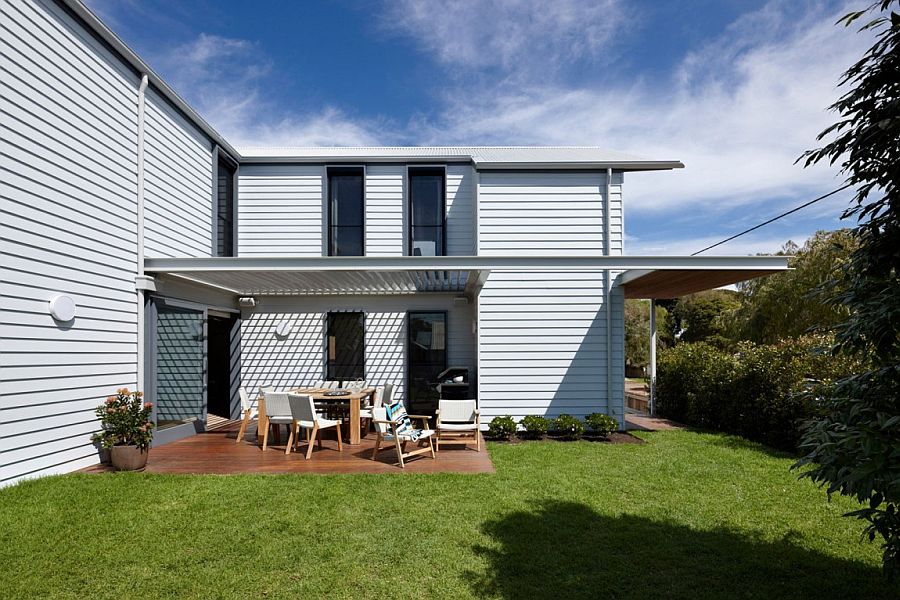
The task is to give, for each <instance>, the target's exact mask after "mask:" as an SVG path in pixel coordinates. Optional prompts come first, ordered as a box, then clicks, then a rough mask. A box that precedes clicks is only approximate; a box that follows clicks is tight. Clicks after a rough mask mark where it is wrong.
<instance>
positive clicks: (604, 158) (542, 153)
mask: <svg viewBox="0 0 900 600" xmlns="http://www.w3.org/2000/svg"><path fill="white" fill-rule="evenodd" d="M239 151H240V153H241V157H242V160H243V161H244V162H354V161H355V162H360V163H371V162H391V161H402V162H429V161H431V162H438V161H463V162H471V163H473V164H474V165H475V166H476V167H477V168H479V169H501V168H507V169H508V168H517V167H519V168H615V169H620V170H632V171H639V170H659V169H679V168H682V167H684V165H683V164H682V163H681V162H680V161H677V160H648V159H644V158H641V157H638V156H632V155H630V154H624V153H621V152H614V151H611V150H604V149H603V148H599V147H597V146H346V147H330V148H329V147H321V146H297V147H288V146H285V147H271V148H266V147H240V148H239Z"/></svg>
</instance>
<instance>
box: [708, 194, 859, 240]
mask: <svg viewBox="0 0 900 600" xmlns="http://www.w3.org/2000/svg"><path fill="white" fill-rule="evenodd" d="M851 185H852V184H850V183H848V184H846V185H843V186H841V187H839V188H838V189H836V190H834V191H831V192H828V193H827V194H824V195H822V196H819V197H818V198H814V199H812V200H810V201H809V202H806V203H804V204H801V205H800V206H797V207H795V208H792V209H791V210H789V211H787V212H783V213H781V214H780V215H778V216H777V217H772V218H771V219H769V220H768V221H763V222H762V223H760V224H759V225H754V226H753V227H751V228H750V229H745V230H744V231H742V232H740V233H736V234H734V235H733V236H731V237H729V238H725V239H724V240H722V241H721V242H716V243H715V244H713V245H712V246H707V247H706V248H704V249H703V250H697V251H696V252H694V253H693V254H691V256H697V255H698V254H700V253H701V252H706V251H707V250H712V249H713V248H715V247H716V246H721V245H722V244H724V243H726V242H730V241H731V240H733V239H735V238H739V237H741V236H742V235H744V234H746V233H750V232H751V231H755V230H757V229H759V228H760V227H764V226H766V225H768V224H769V223H772V222H774V221H777V220H778V219H781V218H782V217H786V216H788V215H790V214H792V213H795V212H797V211H798V210H800V209H803V208H806V207H807V206H809V205H811V204H815V203H816V202H818V201H819V200H824V199H825V198H827V197H829V196H834V195H835V194H837V193H838V192H841V191H843V190H846V189H847V188H848V187H850V186H851Z"/></svg>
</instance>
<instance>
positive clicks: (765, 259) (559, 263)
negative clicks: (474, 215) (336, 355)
mask: <svg viewBox="0 0 900 600" xmlns="http://www.w3.org/2000/svg"><path fill="white" fill-rule="evenodd" d="M789 259H790V257H788V256H602V255H597V256H594V255H589V256H539V257H531V256H386V257H374V256H372V257H367V256H359V257H357V256H352V257H351V256H317V257H309V258H301V257H286V256H244V257H211V258H147V259H145V261H144V270H145V271H147V272H150V273H191V272H193V273H201V272H229V271H231V272H240V271H244V272H264V271H288V272H290V271H293V272H304V271H310V272H313V271H324V272H327V271H482V270H483V271H516V270H523V271H541V270H552V271H557V270H559V271H581V270H598V269H614V270H617V271H631V270H633V269H636V270H642V271H658V270H710V269H712V270H722V269H724V270H771V271H783V270H785V269H787V268H788V260H789ZM645 274H646V273H640V274H629V273H625V274H623V277H624V276H628V277H629V280H632V279H634V278H636V277H639V276H640V275H645ZM620 281H621V280H620Z"/></svg>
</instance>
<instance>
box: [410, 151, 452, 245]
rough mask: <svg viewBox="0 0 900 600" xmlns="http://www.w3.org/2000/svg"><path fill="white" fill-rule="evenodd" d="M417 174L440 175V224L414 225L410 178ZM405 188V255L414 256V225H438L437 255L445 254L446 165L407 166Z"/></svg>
mask: <svg viewBox="0 0 900 600" xmlns="http://www.w3.org/2000/svg"><path fill="white" fill-rule="evenodd" d="M417 175H425V176H434V175H440V177H441V208H440V210H441V224H440V225H416V223H415V220H414V216H415V213H414V211H413V201H414V198H413V185H412V180H413V177H416V176H417ZM406 189H407V190H408V191H407V199H406V214H407V219H406V238H407V240H406V255H407V256H414V254H413V249H414V243H415V238H414V232H415V230H416V227H440V229H441V247H440V249H439V250H440V254H437V256H447V167H446V166H444V165H442V166H417V167H408V168H407V170H406Z"/></svg>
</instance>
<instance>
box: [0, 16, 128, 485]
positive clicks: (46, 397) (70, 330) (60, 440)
mask: <svg viewBox="0 0 900 600" xmlns="http://www.w3.org/2000/svg"><path fill="white" fill-rule="evenodd" d="M0 33H2V35H0V112H2V113H3V114H4V117H3V118H2V119H0V173H2V176H0V285H2V295H0V347H2V352H0V485H2V484H3V483H10V482H13V481H16V480H18V479H21V478H23V477H28V476H34V475H43V474H50V473H58V472H66V471H71V470H73V469H77V468H80V467H83V466H87V465H89V464H92V463H95V462H96V461H97V452H96V449H95V448H94V446H93V445H92V444H91V443H90V435H91V433H92V432H93V431H95V430H96V429H97V421H96V418H95V416H94V408H95V407H96V406H97V405H98V404H99V403H100V402H102V399H103V398H104V397H105V396H107V395H108V394H109V393H110V392H113V391H115V389H116V388H119V387H125V386H128V387H131V388H134V386H135V381H136V378H137V374H136V363H137V313H136V311H137V302H136V297H135V293H134V272H135V268H136V262H137V254H136V252H137V247H136V246H137V241H136V202H137V196H136V186H137V181H136V177H137V176H136V166H135V160H136V155H137V147H136V139H137V113H136V103H137V86H138V80H137V77H136V76H135V75H134V74H133V73H131V72H130V71H128V70H127V69H125V68H124V67H123V66H122V65H121V64H120V63H119V62H118V61H117V59H116V58H114V57H112V56H111V55H110V54H109V53H108V51H107V50H106V49H105V48H103V47H102V46H101V45H100V44H99V43H98V42H97V41H96V40H95V39H94V38H92V37H91V36H90V35H89V34H87V33H86V32H85V31H84V30H82V29H81V27H80V26H79V25H78V24H77V23H75V22H74V21H73V20H72V19H71V17H69V16H68V15H67V14H65V13H64V12H63V11H62V10H60V9H59V7H58V6H56V4H55V3H53V2H50V1H49V0H46V1H44V0H30V1H18V0H17V1H12V0H0ZM57 294H68V295H70V296H72V297H73V298H74V299H75V301H76V303H77V305H78V309H77V315H76V317H75V319H74V320H73V321H71V322H69V323H57V322H55V321H54V320H53V319H52V318H51V316H50V314H49V312H48V301H49V300H50V299H51V298H52V297H53V296H55V295H57Z"/></svg>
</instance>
